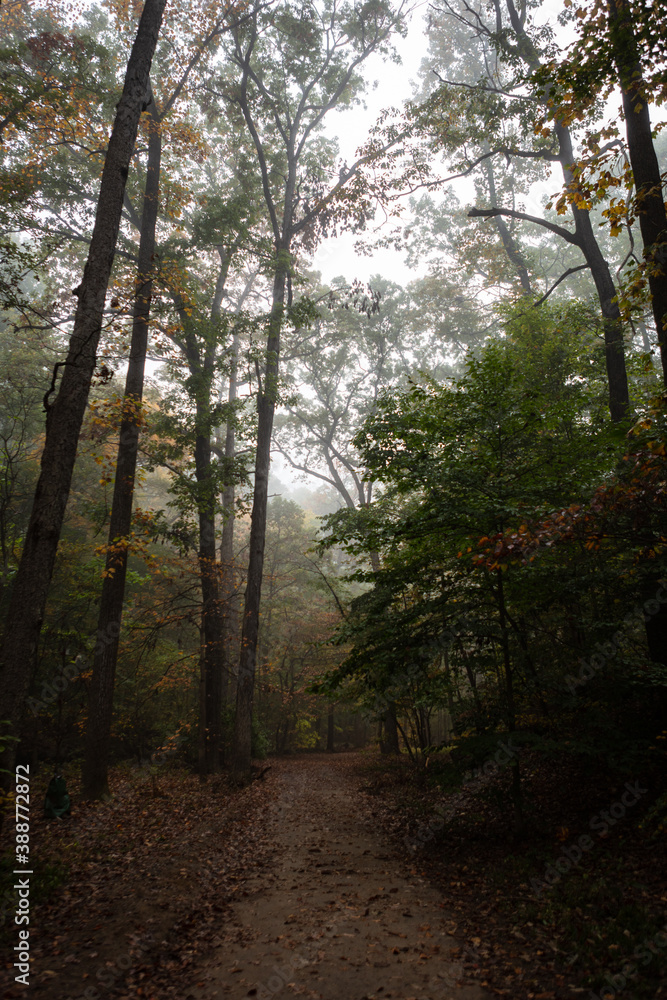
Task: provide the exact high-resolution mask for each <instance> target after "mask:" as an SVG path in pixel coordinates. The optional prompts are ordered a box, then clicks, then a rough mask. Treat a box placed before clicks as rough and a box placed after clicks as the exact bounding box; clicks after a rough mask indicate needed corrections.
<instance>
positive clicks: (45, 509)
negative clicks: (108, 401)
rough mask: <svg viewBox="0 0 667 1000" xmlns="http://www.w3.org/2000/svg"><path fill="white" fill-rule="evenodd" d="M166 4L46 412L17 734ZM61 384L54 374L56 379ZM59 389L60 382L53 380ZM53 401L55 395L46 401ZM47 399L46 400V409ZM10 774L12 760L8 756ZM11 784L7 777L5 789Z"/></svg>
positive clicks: (9, 663)
mask: <svg viewBox="0 0 667 1000" xmlns="http://www.w3.org/2000/svg"><path fill="white" fill-rule="evenodd" d="M165 4H166V0H146V3H145V5H144V9H143V13H142V15H141V20H140V22H139V27H138V30H137V35H136V38H135V41H134V45H133V47H132V52H131V54H130V58H129V61H128V65H127V71H126V74H125V84H124V88H123V94H122V96H121V99H120V102H119V104H118V110H117V112H116V118H115V121H114V126H113V130H112V133H111V138H110V140H109V146H108V149H107V154H106V158H105V161H104V170H103V172H102V181H101V184H100V193H99V198H98V203H97V211H96V215H95V226H94V229H93V235H92V240H91V244H90V250H89V252H88V261H87V263H86V267H85V270H84V274H83V280H82V282H81V284H80V286H79V288H78V291H77V294H78V305H77V310H76V315H75V319H74V329H73V332H72V337H71V340H70V346H69V351H68V355H67V360H66V362H65V363H64V369H65V370H64V374H63V378H62V382H61V384H60V389H59V391H58V395H57V397H56V399H55V401H54V402H53V404H52V405H51V406H50V407H48V411H47V419H46V439H45V443H44V451H43V454H42V462H41V472H40V477H39V480H38V483H37V488H36V490H35V497H34V502H33V508H32V513H31V516H30V522H29V525H28V530H27V533H26V538H25V544H24V547H23V554H22V557H21V562H20V565H19V569H18V572H17V575H16V580H15V582H14V588H13V592H12V598H11V601H10V605H9V613H8V618H7V629H6V634H5V638H4V643H3V647H2V652H1V653H0V702H1V703H2V706H3V716H4V718H6V719H8V720H9V722H10V725H11V727H12V728H15V727H16V724H17V722H18V720H19V718H20V715H21V712H22V709H23V704H24V701H25V697H26V694H27V690H28V685H29V681H30V667H31V665H32V662H33V660H34V657H35V651H36V648H37V642H38V639H39V633H40V629H41V625H42V618H43V615H44V608H45V605H46V598H47V594H48V589H49V584H50V582H51V576H52V574H53V567H54V564H55V558H56V551H57V548H58V541H59V539H60V532H61V529H62V523H63V517H64V514H65V507H66V505H67V499H68V496H69V490H70V485H71V481H72V471H73V469H74V461H75V458H76V451H77V445H78V440H79V433H80V430H81V424H82V422H83V417H84V413H85V410H86V404H87V401H88V393H89V391H90V384H91V380H92V376H93V372H94V370H95V364H96V360H97V359H96V352H97V345H98V343H99V339H100V334H101V329H102V317H103V312H104V303H105V298H106V292H107V287H108V284H109V277H110V274H111V266H112V264H113V259H114V253H115V249H116V241H117V239H118V230H119V227H120V219H121V211H122V207H123V197H124V193H125V185H126V181H127V176H128V172H129V167H130V160H131V158H132V154H133V152H134V146H135V141H136V136H137V129H138V125H139V117H140V115H141V112H142V111H143V109H144V107H145V102H146V96H147V90H148V82H149V74H150V68H151V62H152V59H153V54H154V52H155V46H156V43H157V39H158V34H159V31H160V27H161V24H162V16H163V13H164V8H165ZM54 376H55V373H54ZM54 382H55V377H54ZM48 395H50V393H48V394H47V397H48ZM46 403H47V399H45V404H46ZM4 756H5V761H4V766H7V761H8V760H9V759H10V758H11V759H13V752H10V753H9V755H7V754H5V755H4ZM7 780H8V778H7V776H6V775H4V774H3V782H6V781H7Z"/></svg>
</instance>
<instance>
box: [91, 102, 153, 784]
mask: <svg viewBox="0 0 667 1000" xmlns="http://www.w3.org/2000/svg"><path fill="white" fill-rule="evenodd" d="M149 108H150V111H151V125H150V135H149V140H148V162H147V166H146V188H145V191H144V206H143V212H142V215H141V235H140V239H139V258H138V268H137V281H136V286H135V294H134V316H133V321H132V340H131V343H130V356H129V362H128V368H127V376H126V379H125V394H124V397H123V409H122V420H121V425H120V439H119V442H118V455H117V459H116V478H115V482H114V491H113V500H112V504H111V519H110V524H109V540H108V547H107V556H106V566H105V575H104V581H103V583H102V595H101V598H100V611H99V616H98V620H97V640H98V641H97V646H96V647H95V658H94V661H93V675H92V678H91V684H90V691H89V695H88V723H87V727H86V751H85V759H84V765H83V794H84V796H85V797H86V798H88V799H98V798H101V797H103V796H106V795H108V794H109V786H108V767H109V748H110V740H111V718H112V715H113V692H114V683H115V676H116V662H117V659H118V642H119V635H120V626H121V621H122V615H123V600H124V597H125V579H126V575H127V557H128V540H129V535H130V531H131V528H132V506H133V501H134V483H135V476H136V468H137V450H138V447H139V426H140V423H141V403H142V399H143V392H144V374H145V369H146V350H147V348H148V335H149V326H148V320H149V316H150V304H151V296H152V291H153V258H154V255H155V228H156V224H157V214H158V201H159V191H160V162H161V158H162V129H161V125H160V118H159V116H158V114H157V109H156V107H155V102H154V101H151V103H150V105H149Z"/></svg>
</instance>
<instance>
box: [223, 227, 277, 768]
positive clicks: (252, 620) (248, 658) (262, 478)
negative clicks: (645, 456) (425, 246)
mask: <svg viewBox="0 0 667 1000" xmlns="http://www.w3.org/2000/svg"><path fill="white" fill-rule="evenodd" d="M288 250H289V247H285V246H282V245H281V244H280V243H278V246H277V251H278V252H277V259H278V262H277V266H276V273H275V276H274V280H273V296H272V308H271V316H270V318H269V333H268V338H267V344H266V365H265V370H264V381H263V385H261V386H260V387H259V389H258V393H257V413H258V423H257V451H256V457H255V485H254V493H253V503H252V516H251V521H250V541H249V549H250V553H249V558H248V578H247V581H246V591H245V601H244V608H243V628H242V632H241V650H240V657H239V672H238V681H237V687H236V719H235V723H234V748H233V754H232V775H233V777H234V778H235V779H236V780H237V781H239V780H243V779H244V778H245V777H246V776H247V775H248V774H249V772H250V763H251V745H252V703H253V692H254V685H255V665H256V659H257V639H258V636H259V607H260V600H261V592H262V572H263V568H264V543H265V540H266V512H267V501H268V492H269V468H270V463H271V434H272V432H273V416H274V412H275V406H276V391H277V384H278V359H279V355H280V333H281V328H282V322H283V313H284V309H285V289H286V286H287V264H286V263H285V262H284V260H282V259H281V258H283V257H285V256H286V255H287V253H288Z"/></svg>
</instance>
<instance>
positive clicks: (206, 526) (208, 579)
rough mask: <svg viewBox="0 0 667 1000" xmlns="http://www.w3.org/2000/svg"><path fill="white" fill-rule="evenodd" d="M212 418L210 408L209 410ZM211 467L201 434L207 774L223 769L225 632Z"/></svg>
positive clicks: (206, 441)
mask: <svg viewBox="0 0 667 1000" xmlns="http://www.w3.org/2000/svg"><path fill="white" fill-rule="evenodd" d="M206 410H207V413H206V416H208V411H209V408H208V407H206ZM211 473H212V468H211V439H210V429H209V431H208V433H200V434H198V435H197V439H196V442H195V476H196V478H197V485H198V487H199V489H200V496H199V503H198V506H199V577H200V581H201V590H202V623H203V656H204V675H205V676H204V713H203V715H202V718H201V720H200V727H201V728H200V739H201V740H202V741H203V746H204V754H203V759H204V761H205V768H206V771H207V772H212V771H217V770H219V768H220V742H221V739H222V732H221V710H222V665H223V660H222V657H223V641H222V640H223V633H222V602H221V600H220V582H219V578H218V562H217V559H216V556H217V551H216V549H217V547H216V535H215V507H216V493H215V485H214V482H213V478H212V475H211Z"/></svg>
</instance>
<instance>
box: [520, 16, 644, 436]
mask: <svg viewBox="0 0 667 1000" xmlns="http://www.w3.org/2000/svg"><path fill="white" fill-rule="evenodd" d="M506 3H507V10H508V13H509V16H510V22H511V24H512V28H513V29H514V32H515V34H516V37H517V49H518V52H519V54H520V56H521V58H522V59H523V61H524V62H525V63H526V65H527V66H528V68H529V69H530V70H532V71H533V72H536V71H537V70H538V69H540V68H541V61H540V55H539V52H538V50H537V48H536V47H535V45H534V43H533V41H532V39H531V38H530V37H529V35H528V33H527V32H526V29H525V27H524V24H523V21H522V19H521V17H520V16H519V13H518V12H517V9H516V7H515V5H514V0H506ZM550 95H551V86H550V85H549V84H547V86H546V87H545V88H544V91H543V93H542V101H543V103H544V104H548V103H549V100H550ZM554 132H555V135H556V138H557V140H558V154H559V161H560V165H561V169H562V172H563V179H564V181H565V185H566V187H567V188H568V190H569V191H571V192H574V191H575V190H576V188H577V180H576V177H575V175H574V165H575V163H576V157H575V155H574V150H573V147H572V136H571V134H570V130H569V128H567V126H566V125H563V124H562V123H561V122H559V121H558V118H555V119H554ZM571 209H572V217H573V220H574V228H575V233H576V237H577V239H576V244H577V246H578V247H579V249H580V250H581V252H582V254H583V255H584V258H585V260H586V263H587V264H588V266H589V268H590V271H591V275H592V277H593V281H594V283H595V289H596V291H597V295H598V300H599V303H600V312H601V313H602V325H603V329H604V342H605V362H606V367H607V381H608V383H609V412H610V414H611V419H612V420H613V421H614V422H619V421H621V420H624V419H626V418H627V416H628V415H629V413H630V393H629V390H628V376H627V372H626V368H625V353H624V344H623V322H622V319H621V311H620V309H619V307H618V303H617V302H616V294H617V292H616V288H615V286H614V279H613V278H612V276H611V271H610V270H609V265H608V263H607V261H606V260H605V258H604V256H603V254H602V251H601V250H600V247H599V246H598V242H597V240H596V238H595V233H594V231H593V224H592V222H591V217H590V213H589V212H588V211H587V210H586V209H584V208H578V207H577V206H576V205H575V204H572V206H571Z"/></svg>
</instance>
